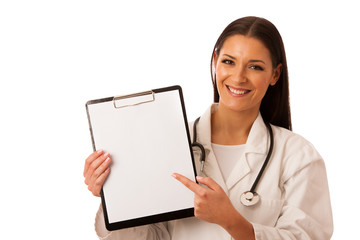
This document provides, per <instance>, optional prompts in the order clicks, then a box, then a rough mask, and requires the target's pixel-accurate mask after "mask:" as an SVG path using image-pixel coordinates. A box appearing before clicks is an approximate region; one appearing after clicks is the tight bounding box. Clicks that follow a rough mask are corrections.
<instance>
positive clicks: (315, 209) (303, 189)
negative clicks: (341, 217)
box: [253, 156, 333, 240]
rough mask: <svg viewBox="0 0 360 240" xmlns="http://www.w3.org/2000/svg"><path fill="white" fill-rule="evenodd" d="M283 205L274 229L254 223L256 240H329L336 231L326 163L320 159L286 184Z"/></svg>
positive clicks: (295, 173) (311, 163)
mask: <svg viewBox="0 0 360 240" xmlns="http://www.w3.org/2000/svg"><path fill="white" fill-rule="evenodd" d="M284 199H285V202H284V205H283V208H282V211H281V215H280V217H279V218H278V221H277V223H276V225H275V227H269V226H264V225H260V224H255V223H253V227H254V232H255V237H256V239H257V240H270V239H283V240H285V239H292V240H293V239H299V240H300V239H301V240H315V239H316V240H327V239H330V238H331V235H332V232H333V222H332V213H331V204H330V196H329V190H328V183H327V176H326V170H325V165H324V161H323V160H322V159H321V157H320V156H319V158H318V159H314V160H312V161H310V162H308V163H307V164H306V165H304V166H302V167H301V168H300V169H297V171H295V172H294V173H293V175H292V176H291V177H289V178H288V179H287V180H286V182H284Z"/></svg>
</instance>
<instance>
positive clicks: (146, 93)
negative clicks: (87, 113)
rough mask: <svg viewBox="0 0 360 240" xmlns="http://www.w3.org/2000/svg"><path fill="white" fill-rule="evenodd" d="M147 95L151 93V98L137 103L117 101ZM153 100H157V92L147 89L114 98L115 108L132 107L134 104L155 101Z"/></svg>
mask: <svg viewBox="0 0 360 240" xmlns="http://www.w3.org/2000/svg"><path fill="white" fill-rule="evenodd" d="M146 95H151V96H150V99H145V100H141V101H139V102H136V103H125V104H123V105H119V104H116V101H119V100H124V99H128V98H133V97H142V96H146ZM153 101H155V93H154V92H153V91H145V92H140V93H134V94H129V95H123V96H115V97H114V98H113V104H114V108H124V107H132V106H136V105H140V104H143V103H149V102H153Z"/></svg>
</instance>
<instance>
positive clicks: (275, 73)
mask: <svg viewBox="0 0 360 240" xmlns="http://www.w3.org/2000/svg"><path fill="white" fill-rule="evenodd" d="M281 72H282V64H281V63H279V64H278V65H277V67H276V68H275V69H274V71H273V75H272V79H271V81H270V85H271V86H274V85H275V84H276V83H277V81H278V80H279V78H280V75H281Z"/></svg>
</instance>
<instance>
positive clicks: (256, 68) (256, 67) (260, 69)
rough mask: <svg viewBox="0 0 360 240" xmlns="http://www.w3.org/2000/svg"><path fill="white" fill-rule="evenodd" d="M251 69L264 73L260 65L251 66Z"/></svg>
mask: <svg viewBox="0 0 360 240" xmlns="http://www.w3.org/2000/svg"><path fill="white" fill-rule="evenodd" d="M249 68H250V69H254V70H258V71H263V70H264V68H262V67H261V66H259V65H250V66H249Z"/></svg>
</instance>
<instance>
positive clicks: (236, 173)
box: [226, 114, 268, 190]
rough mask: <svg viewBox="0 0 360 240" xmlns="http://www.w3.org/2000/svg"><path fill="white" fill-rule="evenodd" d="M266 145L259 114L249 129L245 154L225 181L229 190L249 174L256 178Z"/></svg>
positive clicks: (266, 140) (263, 127) (265, 136)
mask: <svg viewBox="0 0 360 240" xmlns="http://www.w3.org/2000/svg"><path fill="white" fill-rule="evenodd" d="M267 145H268V136H267V131H266V126H265V124H264V121H263V119H262V117H261V114H259V115H258V117H257V118H256V120H255V122H254V123H253V125H252V127H251V130H250V133H249V136H248V140H247V142H246V147H245V152H244V154H243V155H242V156H241V158H240V161H238V163H237V164H236V165H235V167H234V170H233V171H232V172H231V174H230V176H229V178H228V180H227V181H226V185H227V188H228V189H229V190H230V189H231V188H233V187H234V186H235V184H237V183H238V182H239V181H240V180H241V179H243V178H244V177H245V176H246V175H248V174H249V173H250V172H251V173H254V175H255V177H256V175H257V172H258V171H259V170H260V168H261V164H262V163H263V161H264V160H265V157H266V149H267ZM259 165H260V168H259ZM250 188H251V186H249V190H250Z"/></svg>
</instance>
